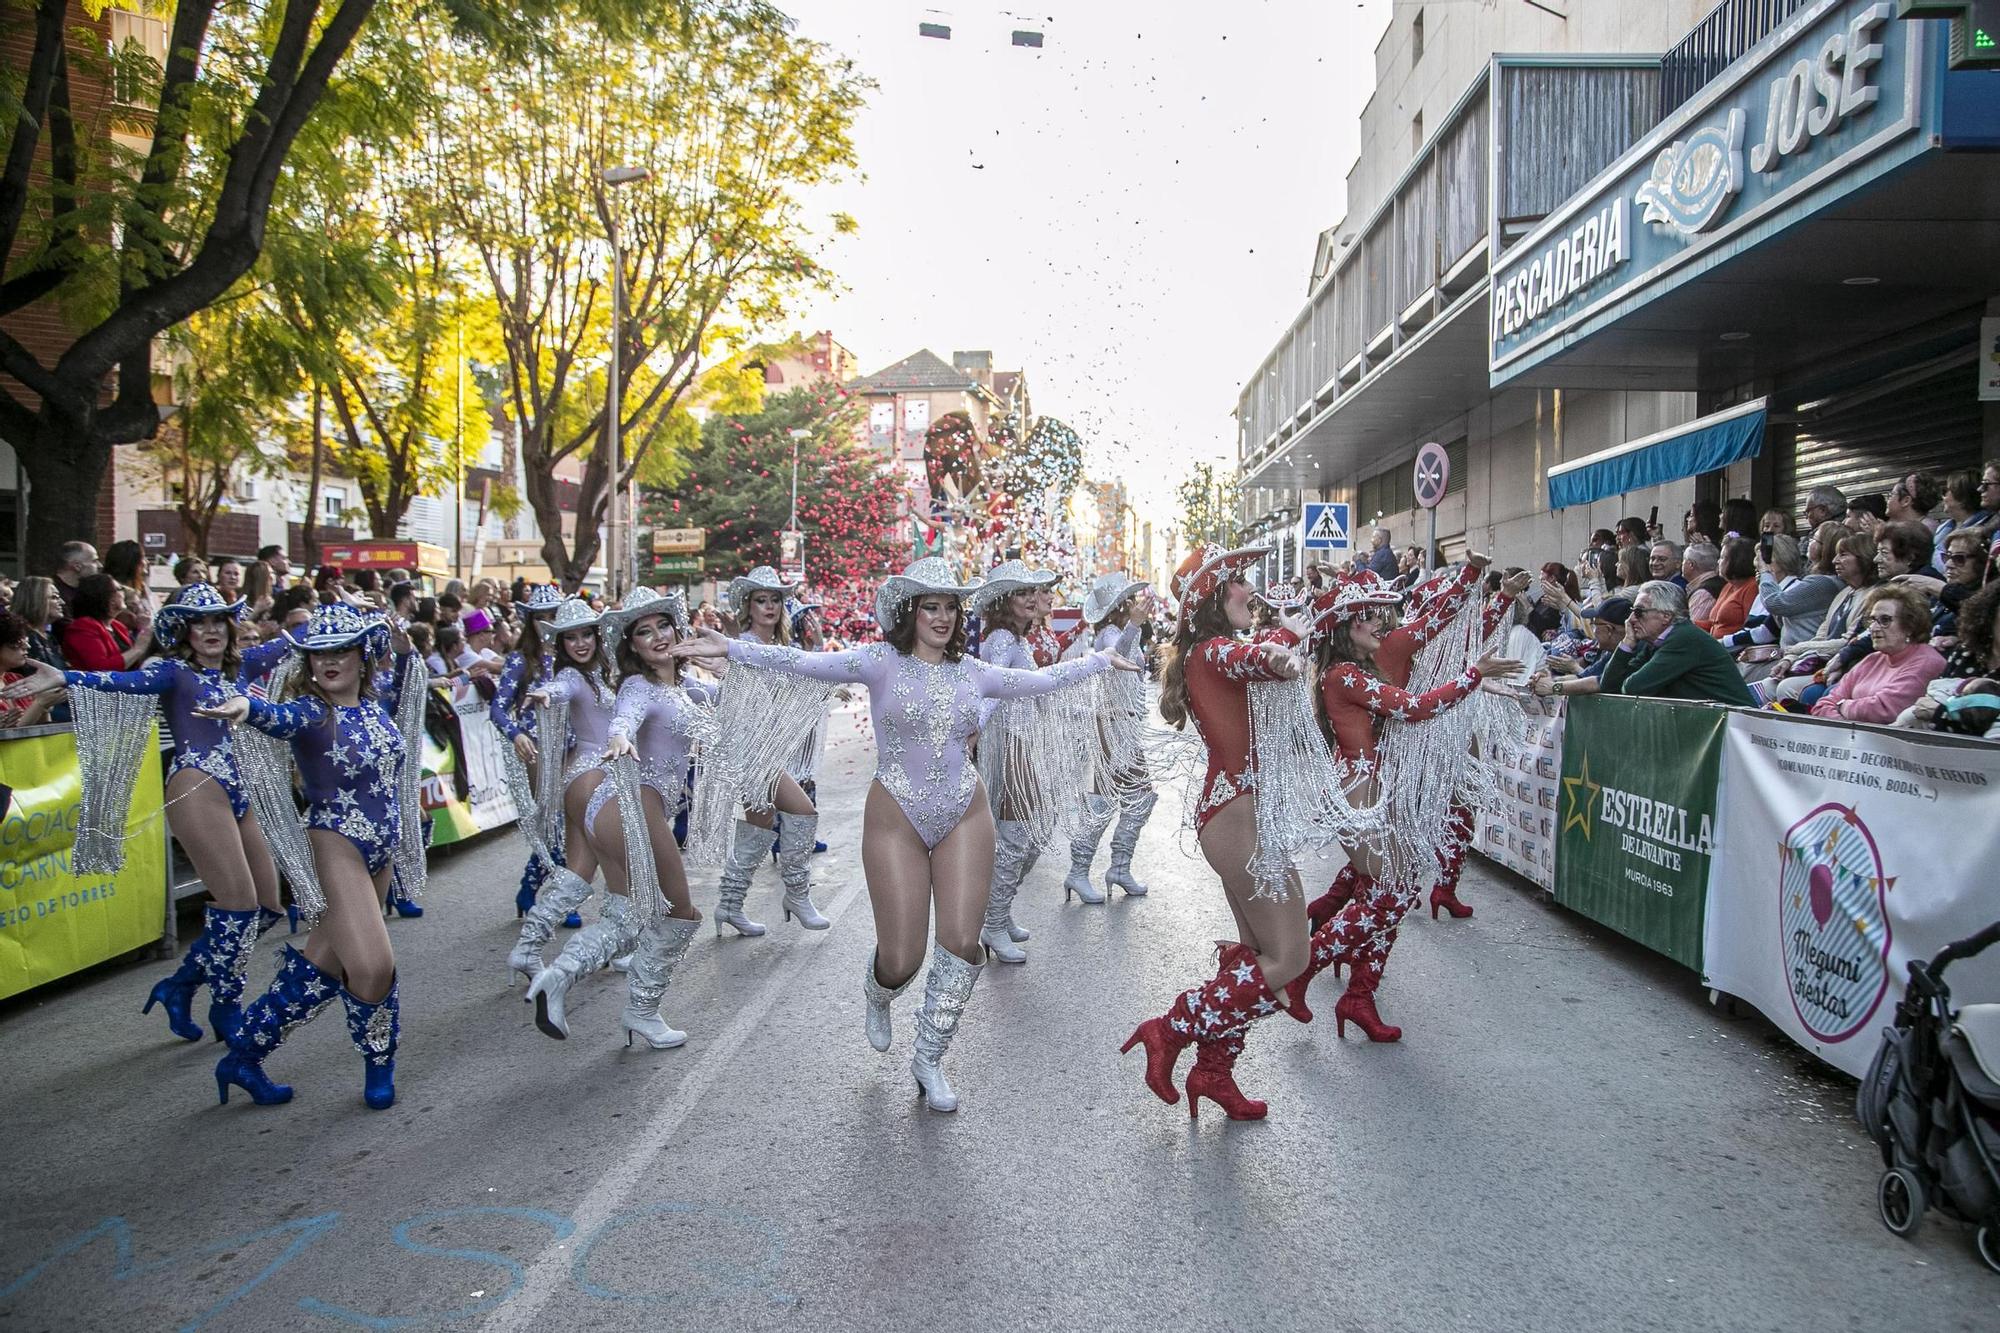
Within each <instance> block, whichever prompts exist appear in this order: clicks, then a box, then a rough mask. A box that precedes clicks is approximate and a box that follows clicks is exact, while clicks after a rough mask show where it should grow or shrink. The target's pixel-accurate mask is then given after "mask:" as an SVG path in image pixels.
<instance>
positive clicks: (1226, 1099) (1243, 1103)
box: [1187, 1032, 1271, 1120]
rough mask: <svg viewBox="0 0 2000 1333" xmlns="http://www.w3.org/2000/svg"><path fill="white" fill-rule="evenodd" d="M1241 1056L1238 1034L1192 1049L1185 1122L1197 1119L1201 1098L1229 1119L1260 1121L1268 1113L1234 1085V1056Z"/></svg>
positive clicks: (1267, 1107)
mask: <svg viewBox="0 0 2000 1333" xmlns="http://www.w3.org/2000/svg"><path fill="white" fill-rule="evenodd" d="M1241 1054H1243V1034H1242V1033H1241V1032H1238V1033H1235V1034H1233V1035H1231V1036H1227V1037H1222V1038H1219V1039H1218V1040H1215V1041H1204V1042H1202V1043H1200V1044H1199V1045H1197V1046H1196V1047H1195V1052H1194V1068H1193V1069H1190V1070H1189V1071H1188V1077H1187V1095H1188V1119H1190V1120H1196V1119H1199V1118H1200V1113H1201V1099H1202V1098H1204V1097H1206V1098H1208V1099H1209V1100H1210V1101H1212V1102H1214V1103H1215V1104H1216V1105H1217V1106H1220V1107H1221V1108H1222V1113H1223V1114H1224V1115H1226V1116H1228V1117H1229V1118H1230V1119H1231V1120H1262V1119H1263V1118H1264V1117H1265V1115H1266V1114H1267V1113H1269V1111H1270V1109H1271V1108H1270V1107H1269V1106H1267V1105H1265V1104H1264V1103H1263V1102H1260V1101H1257V1100H1255V1099H1253V1098H1250V1097H1245V1096H1244V1095H1243V1090H1242V1089H1241V1088H1239V1087H1237V1086H1236V1057H1237V1056H1239V1055H1241Z"/></svg>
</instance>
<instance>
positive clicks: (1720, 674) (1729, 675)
mask: <svg viewBox="0 0 2000 1333" xmlns="http://www.w3.org/2000/svg"><path fill="white" fill-rule="evenodd" d="M1599 688H1600V689H1602V691H1603V692H1604V693H1606V694H1636V695H1647V696H1650V697H1652V698H1655V699H1697V700H1701V701H1703V702H1706V703H1717V704H1740V705H1742V706H1743V707H1745V708H1755V707H1756V706H1757V696H1756V695H1754V694H1752V693H1750V687H1749V686H1748V685H1745V684H1744V683H1743V673H1742V672H1741V671H1738V670H1737V669H1736V659H1735V658H1733V657H1731V656H1730V655H1729V650H1728V649H1727V648H1724V647H1723V646H1722V645H1721V644H1719V643H1717V642H1716V641H1715V640H1714V639H1713V638H1712V637H1710V636H1709V635H1707V634H1704V633H1702V631H1701V630H1700V628H1699V627H1697V626H1696V625H1695V624H1694V623H1693V622H1692V621H1682V622H1681V623H1680V624H1678V625H1675V626H1674V628H1673V630H1672V631H1671V632H1670V633H1668V635H1667V637H1666V640H1665V642H1662V643H1644V644H1640V645H1639V647H1638V648H1637V649H1636V650H1633V651H1631V652H1627V651H1626V650H1625V649H1624V648H1622V647H1621V648H1619V649H1618V650H1617V651H1616V652H1614V653H1612V654H1611V661H1610V663H1609V664H1608V665H1607V666H1606V667H1605V668H1604V675H1603V677H1602V678H1601V684H1600V686H1599Z"/></svg>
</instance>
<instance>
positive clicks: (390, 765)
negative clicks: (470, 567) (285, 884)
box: [248, 653, 416, 875]
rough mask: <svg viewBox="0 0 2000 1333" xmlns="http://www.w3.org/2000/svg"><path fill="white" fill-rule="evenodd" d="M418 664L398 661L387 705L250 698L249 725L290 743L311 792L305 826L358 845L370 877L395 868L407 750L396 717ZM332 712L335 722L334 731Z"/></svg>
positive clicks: (308, 697)
mask: <svg viewBox="0 0 2000 1333" xmlns="http://www.w3.org/2000/svg"><path fill="white" fill-rule="evenodd" d="M415 660H416V659H415V657H414V655H413V654H409V653H405V654H402V655H401V656H399V657H398V658H397V659H396V666H395V674H394V687H393V689H392V690H391V691H390V694H389V697H388V698H387V700H382V699H363V700H362V701H361V702H360V703H358V704H354V705H352V706H351V707H345V708H331V709H329V707H328V705H327V704H326V702H325V701H324V700H322V699H321V698H320V697H319V696H318V695H316V694H302V695H300V696H299V697H298V698H296V699H289V700H287V701H286V702H284V703H271V702H269V701H268V700H264V699H259V698H256V697H254V696H253V697H252V698H251V700H250V716H249V718H248V721H249V723H250V725H251V726H253V727H255V728H257V729H258V730H259V731H262V732H264V733H266V734H267V735H271V736H276V737H277V738H278V739H279V740H285V741H290V742H291V743H292V759H293V761H294V762H295V763H297V765H298V768H299V783H300V786H301V787H302V788H303V789H304V791H305V797H306V827H307V828H315V829H326V830H329V831H331V832H334V833H338V834H340V836H342V837H343V838H346V839H347V840H348V841H349V842H351V843H353V844H354V849H355V850H356V851H357V852H360V853H361V862H362V864H363V865H365V866H367V867H368V873H369V874H371V875H373V874H376V873H378V872H379V871H380V870H381V869H382V867H383V866H386V865H388V864H389V856H390V853H391V852H393V851H394V850H395V847H396V839H397V835H398V832H399V830H400V828H401V824H400V813H401V806H400V803H399V802H398V800H397V797H396V779H397V777H398V776H399V774H400V773H401V771H402V766H403V758H404V746H403V736H402V733H401V732H399V731H397V730H396V722H395V716H396V705H397V702H398V701H399V700H400V699H401V697H402V692H403V690H404V689H405V688H406V687H407V685H408V683H409V679H410V675H409V666H410V663H412V662H413V661H415ZM329 713H331V714H332V715H333V718H334V721H333V724H332V725H330V726H329V725H328V724H327V723H328V714H329Z"/></svg>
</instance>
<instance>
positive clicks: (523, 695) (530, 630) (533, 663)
mask: <svg viewBox="0 0 2000 1333" xmlns="http://www.w3.org/2000/svg"><path fill="white" fill-rule="evenodd" d="M554 615H555V613H554V612H553V611H547V612H544V611H527V612H523V613H522V615H521V637H520V638H518V639H516V640H515V641H514V651H515V652H517V653H519V654H520V655H521V661H522V664H523V665H522V671H521V678H520V679H519V680H517V681H515V682H514V697H513V698H512V699H510V700H508V704H509V707H510V711H512V712H513V714H514V716H516V717H519V716H520V715H521V710H522V709H523V708H524V707H526V706H527V703H528V691H529V690H532V689H534V688H535V685H536V681H535V677H536V676H537V675H538V674H539V673H540V672H541V669H542V654H543V653H544V652H546V651H547V650H548V645H544V644H543V642H542V625H543V623H544V619H545V618H553V617H554ZM602 651H603V650H602V649H599V652H600V653H601V652H602ZM556 656H557V657H560V656H561V654H560V653H558V654H556ZM562 667H563V664H562V663H561V662H560V661H558V662H557V663H556V670H558V671H560V670H562Z"/></svg>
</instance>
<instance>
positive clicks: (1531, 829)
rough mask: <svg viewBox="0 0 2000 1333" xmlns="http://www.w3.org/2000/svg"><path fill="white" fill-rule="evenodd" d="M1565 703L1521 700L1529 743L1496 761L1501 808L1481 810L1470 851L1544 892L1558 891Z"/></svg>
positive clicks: (1527, 696)
mask: <svg viewBox="0 0 2000 1333" xmlns="http://www.w3.org/2000/svg"><path fill="white" fill-rule="evenodd" d="M1565 704H1566V701H1565V700H1563V699H1559V698H1554V697H1551V698H1547V699H1538V698H1536V697H1535V696H1534V695H1532V694H1524V695H1522V696H1521V711H1522V712H1524V713H1525V714H1527V728H1528V735H1527V742H1526V744H1524V745H1522V746H1521V747H1520V748H1518V749H1510V750H1509V751H1507V752H1506V753H1504V754H1501V755H1499V756H1498V759H1499V763H1500V790H1501V792H1502V797H1503V799H1504V801H1505V802H1506V805H1505V809H1504V810H1503V811H1501V812H1500V813H1498V814H1496V815H1489V814H1487V813H1486V812H1484V811H1482V812H1481V813H1480V815H1479V829H1478V835H1477V836H1476V837H1475V838H1474V839H1473V844H1472V845H1473V847H1474V848H1475V849H1476V850H1478V851H1480V852H1482V853H1484V854H1485V855H1486V856H1487V857H1488V858H1490V859H1492V860H1494V861H1497V862H1499V863H1500V864H1501V865H1503V866H1505V867H1507V869H1509V870H1511V871H1513V872H1514V873H1515V874H1517V875H1520V876H1522V877H1524V878H1526V879H1529V880H1532V881H1533V882H1534V883H1536V884H1539V885H1540V886H1541V887H1542V888H1544V889H1550V890H1553V889H1554V888H1555V886H1556V840H1555V834H1556V827H1555V820H1556V795H1557V787H1558V785H1559V774H1560V773H1561V771H1562V759H1563V716H1564V707H1565Z"/></svg>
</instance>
